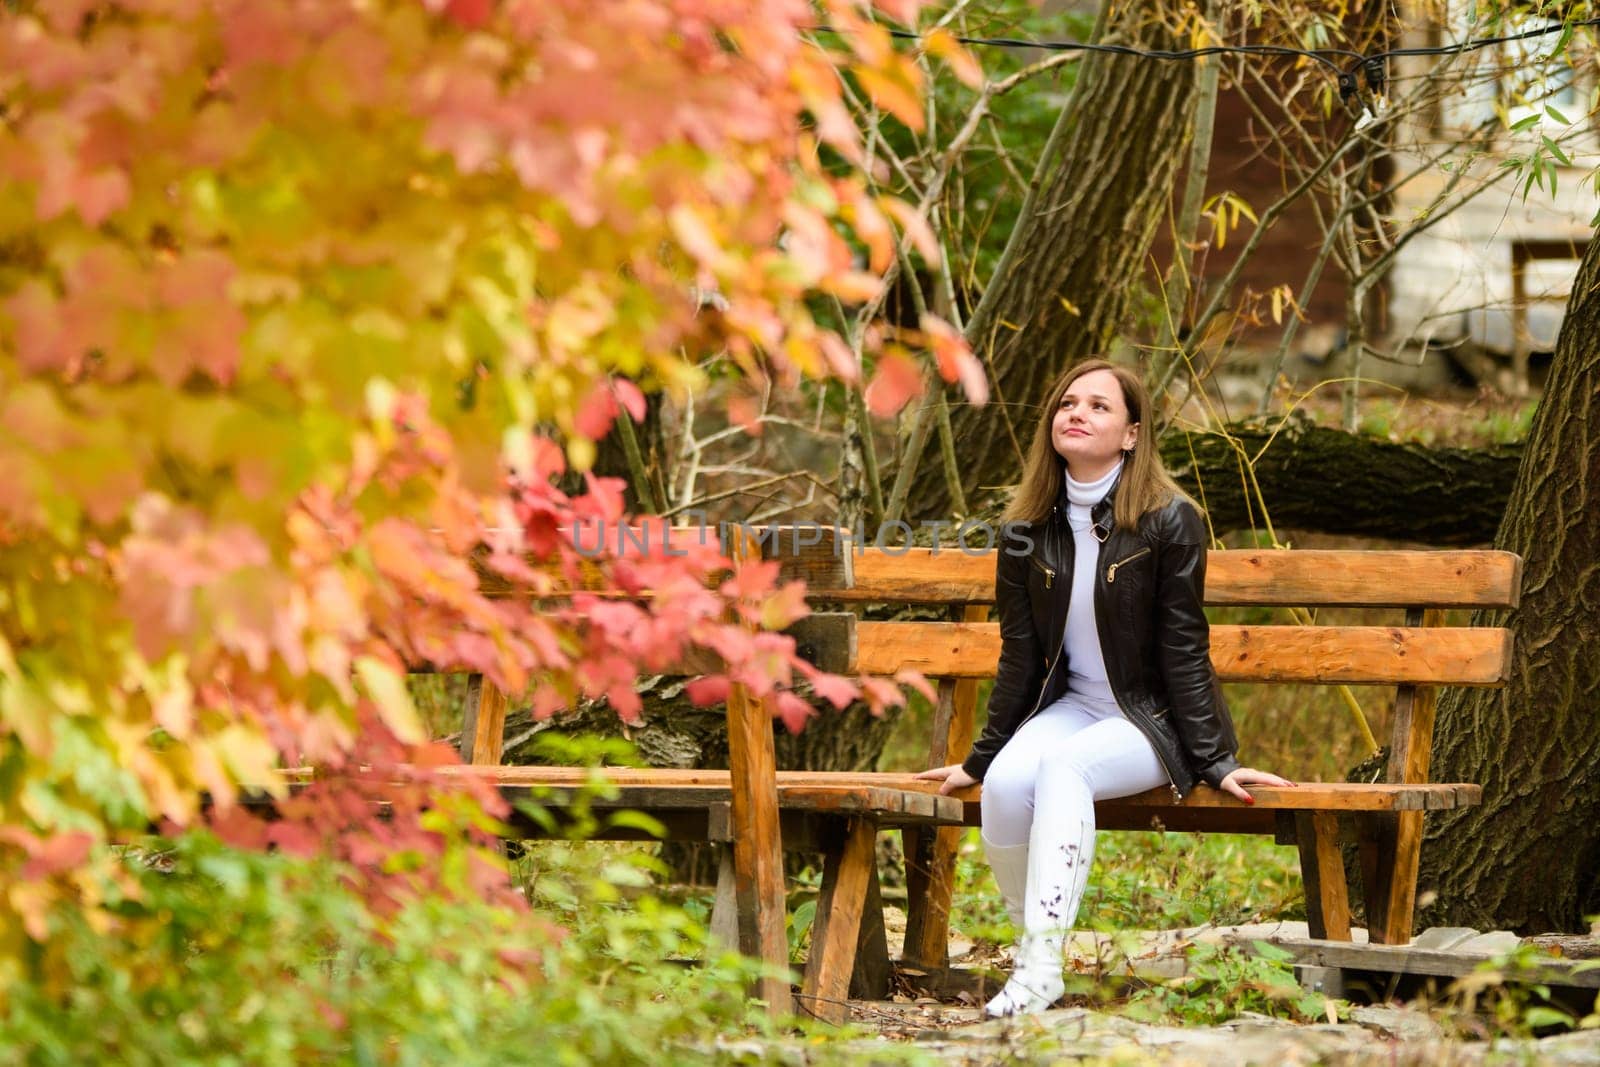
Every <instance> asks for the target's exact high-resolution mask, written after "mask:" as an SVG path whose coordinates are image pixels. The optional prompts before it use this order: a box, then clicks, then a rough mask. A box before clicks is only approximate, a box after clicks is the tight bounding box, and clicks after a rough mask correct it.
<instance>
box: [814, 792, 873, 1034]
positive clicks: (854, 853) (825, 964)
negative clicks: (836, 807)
mask: <svg viewBox="0 0 1600 1067" xmlns="http://www.w3.org/2000/svg"><path fill="white" fill-rule="evenodd" d="M877 838H878V824H877V823H876V822H874V821H873V820H872V819H851V820H850V821H849V822H848V823H847V824H846V827H845V829H844V832H843V833H842V835H840V837H839V838H837V839H835V840H834V841H831V842H829V847H828V851H827V854H826V856H825V857H824V860H823V865H822V896H821V897H820V898H819V899H818V900H817V916H816V918H815V919H814V920H813V921H812V924H811V955H810V957H809V958H808V959H807V960H806V973H805V982H804V984H803V986H802V987H801V988H802V994H801V997H800V1007H801V1008H802V1009H803V1010H805V1011H806V1012H808V1013H809V1014H811V1015H813V1016H815V1017H816V1018H818V1019H821V1020H823V1021H824V1022H831V1023H842V1022H845V1021H846V1020H847V1019H849V1017H850V1004H849V1001H848V1000H847V999H846V998H847V997H848V996H849V993H850V975H851V973H852V972H853V971H854V970H855V956H856V940H857V937H858V935H859V934H860V931H861V914H862V911H863V910H864V909H865V907H866V903H867V887H868V883H869V881H870V878H871V875H872V874H873V873H874V869H875V865H876V863H877V856H876V847H875V846H876V843H877Z"/></svg>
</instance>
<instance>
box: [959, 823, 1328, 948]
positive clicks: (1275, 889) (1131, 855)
mask: <svg viewBox="0 0 1600 1067" xmlns="http://www.w3.org/2000/svg"><path fill="white" fill-rule="evenodd" d="M1304 918H1305V903H1304V900H1303V897H1302V894H1301V885H1300V863H1299V859H1298V857H1297V856H1296V854H1295V850H1294V849H1293V848H1286V847H1283V846H1279V845H1274V844H1273V843H1272V839H1271V838H1266V837H1255V836H1245V835H1239V834H1195V833H1162V832H1159V831H1140V832H1124V833H1106V834H1100V835H1099V836H1098V837H1097V839H1096V843H1095V860H1094V871H1093V874H1092V875H1091V877H1090V880H1089V886H1088V889H1087V890H1086V891H1085V893H1084V898H1083V904H1082V907H1081V909H1080V911H1079V913H1078V922H1077V926H1078V928H1080V929H1084V930H1095V931H1103V932H1109V931H1115V930H1171V929H1177V928H1179V927H1192V926H1204V925H1213V926H1235V925H1239V924H1242V923H1253V922H1271V921H1275V920H1280V919H1304ZM951 925H952V926H953V927H954V928H955V929H956V930H958V931H960V932H961V933H963V934H965V935H967V936H968V937H973V938H981V939H983V940H985V941H990V942H994V943H996V944H1003V943H1009V942H1010V941H1011V940H1012V939H1013V938H1014V937H1015V935H1016V931H1015V930H1014V929H1013V928H1012V926H1011V923H1010V921H1009V920H1008V919H1007V918H1006V915H1005V910H1004V908H1003V907H1002V906H1001V903H1000V894H999V891H998V890H997V889H996V888H995V885H994V879H993V877H992V876H991V875H990V873H989V868H988V865H987V864H986V863H985V862H984V859H983V849H982V846H981V845H980V844H979V842H978V832H977V831H976V830H970V831H968V833H967V836H966V838H965V840H964V841H963V843H962V849H961V855H960V857H959V859H958V860H957V863H956V890H955V900H954V906H953V908H952V913H951Z"/></svg>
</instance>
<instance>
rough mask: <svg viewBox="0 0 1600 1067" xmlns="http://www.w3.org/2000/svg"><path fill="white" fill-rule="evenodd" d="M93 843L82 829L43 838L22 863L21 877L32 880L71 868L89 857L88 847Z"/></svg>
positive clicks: (91, 838)
mask: <svg viewBox="0 0 1600 1067" xmlns="http://www.w3.org/2000/svg"><path fill="white" fill-rule="evenodd" d="M93 844H94V838H93V837H92V836H91V835H90V834H88V833H87V832H85V831H83V830H75V831H72V832H70V833H64V834H56V835H54V836H52V837H47V838H44V839H43V840H42V841H40V842H39V843H38V844H37V845H36V846H35V847H34V848H33V849H32V851H31V855H29V857H28V862H27V863H25V864H23V866H22V871H21V872H20V873H21V877H22V879H23V880H24V881H32V880H34V879H36V878H48V877H49V876H50V875H52V874H59V873H61V872H62V871H67V870H71V869H72V868H74V867H77V866H79V865H80V864H82V863H83V861H84V860H86V859H88V858H89V849H90V847H91V846H92V845H93Z"/></svg>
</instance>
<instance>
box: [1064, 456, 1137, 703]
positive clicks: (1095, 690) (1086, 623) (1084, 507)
mask: <svg viewBox="0 0 1600 1067" xmlns="http://www.w3.org/2000/svg"><path fill="white" fill-rule="evenodd" d="M1121 473H1122V463H1121V462H1120V461H1119V462H1118V463H1117V465H1116V466H1115V467H1113V468H1112V469H1111V470H1110V471H1109V472H1107V473H1106V475H1105V476H1104V477H1102V478H1099V479H1096V480H1095V481H1092V482H1080V481H1077V480H1075V479H1074V478H1073V477H1072V475H1070V474H1068V475H1067V476H1066V478H1067V501H1068V506H1067V526H1068V527H1069V528H1071V530H1072V547H1073V567H1072V599H1071V601H1070V602H1069V604H1068V606H1067V629H1066V634H1065V635H1064V636H1063V637H1062V651H1063V653H1064V654H1065V655H1066V657H1067V692H1068V693H1071V694H1073V695H1075V696H1079V697H1084V698H1087V699H1089V700H1093V701H1095V702H1097V703H1109V704H1112V705H1115V704H1116V700H1117V698H1116V695H1115V694H1113V693H1112V692H1111V683H1109V682H1108V681H1106V661H1105V657H1104V656H1103V655H1101V652H1100V634H1099V631H1098V630H1097V628H1096V627H1095V623H1094V577H1095V570H1096V567H1097V565H1098V563H1099V560H1100V542H1099V540H1097V539H1096V538H1095V536H1094V531H1093V529H1092V527H1093V525H1094V523H1093V520H1092V519H1091V518H1090V517H1089V516H1090V512H1091V511H1092V510H1093V508H1094V506H1095V505H1096V504H1098V503H1100V501H1101V500H1103V499H1105V495H1106V493H1108V492H1110V490H1111V486H1112V485H1113V484H1114V483H1115V482H1116V480H1117V476H1118V475H1119V474H1121Z"/></svg>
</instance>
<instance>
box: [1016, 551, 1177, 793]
mask: <svg viewBox="0 0 1600 1067" xmlns="http://www.w3.org/2000/svg"><path fill="white" fill-rule="evenodd" d="M1102 547H1104V546H1103V545H1102ZM1149 554H1150V548H1149V546H1148V545H1147V546H1145V547H1144V548H1141V549H1140V550H1139V551H1137V552H1135V553H1134V554H1133V555H1131V556H1128V557H1127V558H1126V559H1119V560H1117V562H1115V563H1113V564H1112V565H1111V566H1110V567H1108V568H1106V585H1108V586H1109V585H1110V584H1111V583H1112V582H1113V581H1114V580H1115V579H1116V574H1117V568H1118V567H1120V566H1122V565H1123V564H1124V563H1131V562H1133V561H1134V560H1136V559H1141V558H1143V557H1144V556H1147V555H1149ZM1097 594H1098V591H1097ZM1092 603H1093V605H1094V624H1095V633H1096V635H1098V636H1099V638H1100V647H1101V648H1104V647H1105V629H1104V627H1102V626H1101V618H1100V598H1099V596H1098V595H1095V596H1094V598H1093V601H1092ZM1111 694H1112V695H1113V696H1115V697H1116V698H1117V706H1118V707H1119V708H1122V715H1123V718H1125V719H1127V720H1128V721H1129V722H1131V723H1133V726H1134V729H1136V730H1138V731H1139V732H1140V733H1142V734H1144V737H1145V740H1146V741H1148V742H1150V751H1152V752H1154V753H1155V754H1156V762H1158V763H1160V764H1161V769H1162V770H1164V771H1166V772H1167V787H1168V788H1170V789H1171V790H1172V799H1173V801H1174V802H1176V801H1180V800H1182V799H1183V794H1182V793H1181V792H1179V791H1178V778H1177V776H1176V775H1175V774H1173V773H1172V765H1171V764H1169V763H1168V762H1167V757H1166V756H1165V755H1163V754H1162V752H1161V744H1160V742H1159V741H1157V740H1156V737H1155V735H1156V732H1157V731H1156V730H1155V728H1154V727H1146V726H1145V724H1144V722H1143V720H1142V719H1141V718H1140V717H1139V716H1137V715H1133V714H1130V713H1129V711H1128V708H1127V707H1126V706H1125V705H1124V704H1123V702H1122V697H1121V695H1120V694H1118V693H1117V687H1116V686H1115V685H1112V687H1111ZM1040 696H1041V697H1042V696H1043V694H1042V693H1041V694H1040Z"/></svg>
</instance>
